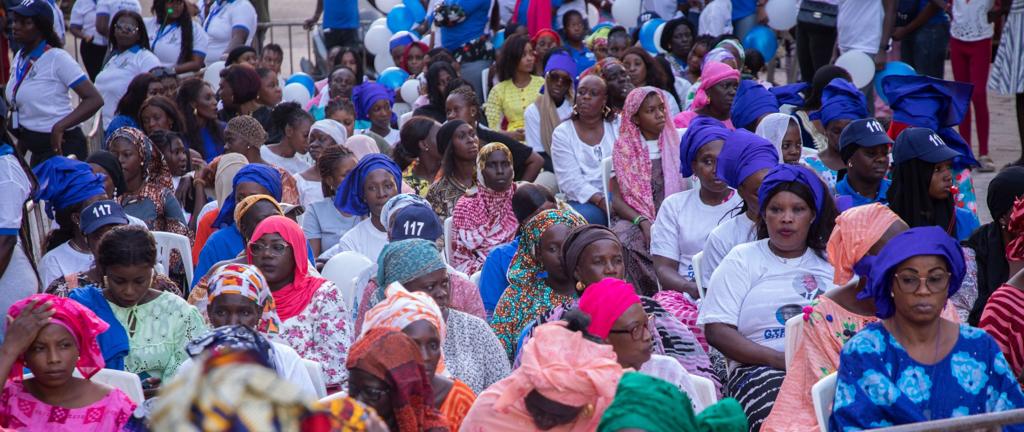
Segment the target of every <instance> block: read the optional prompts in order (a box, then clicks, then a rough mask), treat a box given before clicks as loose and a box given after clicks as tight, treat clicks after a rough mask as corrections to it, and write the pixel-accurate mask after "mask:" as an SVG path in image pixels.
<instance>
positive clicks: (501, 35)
mask: <svg viewBox="0 0 1024 432" xmlns="http://www.w3.org/2000/svg"><path fill="white" fill-rule="evenodd" d="M491 44H493V45H494V49H498V48H501V46H502V45H505V31H504V30H502V31H500V32H498V33H496V34H495V35H494V39H491Z"/></svg>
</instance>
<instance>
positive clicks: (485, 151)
mask: <svg viewBox="0 0 1024 432" xmlns="http://www.w3.org/2000/svg"><path fill="white" fill-rule="evenodd" d="M496 151H501V152H502V153H505V157H506V158H508V161H509V163H512V151H511V150H509V149H508V147H506V146H505V144H502V143H500V142H492V143H490V144H487V145H485V146H483V147H481V148H480V151H479V152H478V153H477V156H476V184H477V187H478V188H480V189H487V186H485V185H484V166H486V165H487V158H488V157H490V156H491V153H494V152H496ZM512 177H515V172H513V173H512Z"/></svg>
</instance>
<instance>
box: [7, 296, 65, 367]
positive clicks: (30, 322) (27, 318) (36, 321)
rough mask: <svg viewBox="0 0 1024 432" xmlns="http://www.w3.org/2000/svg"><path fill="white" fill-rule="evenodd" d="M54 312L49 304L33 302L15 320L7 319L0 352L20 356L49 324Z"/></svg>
mask: <svg viewBox="0 0 1024 432" xmlns="http://www.w3.org/2000/svg"><path fill="white" fill-rule="evenodd" d="M54 313H56V311H55V310H54V309H53V304H52V303H50V302H40V301H38V300H33V301H31V302H29V304H28V306H26V307H25V309H24V310H23V311H22V312H21V314H20V315H18V317H17V318H13V319H12V318H11V317H10V316H8V317H7V334H6V335H5V336H4V343H3V345H2V346H0V350H3V351H5V354H9V355H11V354H13V355H14V356H16V357H17V356H20V355H21V354H22V353H24V352H25V350H27V349H28V347H29V345H31V344H32V341H34V340H36V336H37V335H38V334H39V330H42V328H43V327H45V326H46V325H47V324H49V323H50V317H52V316H53V314H54Z"/></svg>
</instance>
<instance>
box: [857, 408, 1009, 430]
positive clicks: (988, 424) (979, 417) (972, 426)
mask: <svg viewBox="0 0 1024 432" xmlns="http://www.w3.org/2000/svg"><path fill="white" fill-rule="evenodd" d="M1018 423H1024V408H1022V409H1015V410H1009V411H1001V412H994V413H986V414H976V415H972V416H966V417H956V418H948V419H942V420H932V421H927V422H920V423H911V424H905V425H900V426H893V427H887V428H882V429H873V431H875V432H932V431H936V432H937V431H943V432H945V431H1000V430H1002V428H1001V427H1000V426H1005V425H1011V424H1018Z"/></svg>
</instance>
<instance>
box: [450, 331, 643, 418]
mask: <svg viewBox="0 0 1024 432" xmlns="http://www.w3.org/2000/svg"><path fill="white" fill-rule="evenodd" d="M564 319H565V320H566V321H556V322H551V323H548V324H544V325H542V326H540V327H537V328H536V329H535V330H534V334H533V338H532V339H530V341H529V342H527V343H526V346H525V347H523V353H522V357H521V361H522V363H521V365H520V367H519V369H516V370H515V372H513V373H512V375H509V376H508V377H507V378H505V379H503V380H501V381H498V382H497V383H495V384H494V385H492V386H491V387H490V388H488V389H487V390H485V391H484V392H483V393H481V394H480V396H478V397H477V399H476V402H475V403H474V404H473V408H471V409H470V410H469V414H467V415H466V418H465V419H464V420H463V421H462V428H461V429H460V430H462V431H468V432H484V431H512V430H514V431H523V432H531V431H548V432H583V431H593V430H595V429H597V425H598V423H600V421H601V415H602V414H604V410H605V409H606V408H608V405H609V404H611V402H612V399H614V397H615V388H616V386H618V384H619V379H620V378H621V377H622V372H623V370H622V366H620V365H619V363H618V362H617V361H616V356H615V351H614V350H613V349H612V347H611V346H608V345H602V344H599V343H596V342H594V341H593V340H592V338H593V336H591V335H589V334H584V333H583V330H584V327H586V326H587V322H586V317H584V316H582V314H580V313H578V312H575V313H573V312H570V313H567V314H566V316H565V317H564ZM535 414H543V415H535Z"/></svg>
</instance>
